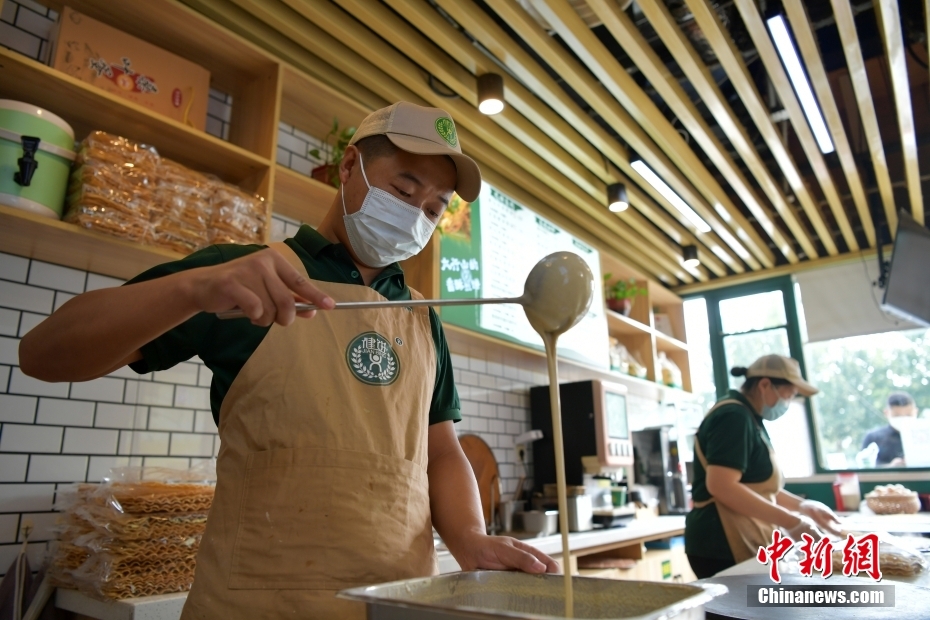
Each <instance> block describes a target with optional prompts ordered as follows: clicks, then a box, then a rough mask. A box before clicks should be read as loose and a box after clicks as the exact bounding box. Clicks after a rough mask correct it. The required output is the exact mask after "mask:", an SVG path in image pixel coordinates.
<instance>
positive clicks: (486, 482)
mask: <svg viewBox="0 0 930 620" xmlns="http://www.w3.org/2000/svg"><path fill="white" fill-rule="evenodd" d="M459 443H460V444H462V451H463V452H464V453H465V458H467V459H468V462H469V463H471V468H472V470H473V471H474V472H475V480H477V481H478V493H480V494H481V510H482V512H484V522H485V523H486V524H487V523H490V522H491V499H492V498H491V485H492V484H493V485H494V497H493V500H494V506H495V507H496V506H497V505H498V503H499V502H500V470H498V468H497V459H496V458H494V453H493V452H491V448H490V447H489V446H488V444H486V443H485V442H484V440H483V439H482V438H481V437H478V436H477V435H462V436H460V437H459ZM495 477H496V479H495Z"/></svg>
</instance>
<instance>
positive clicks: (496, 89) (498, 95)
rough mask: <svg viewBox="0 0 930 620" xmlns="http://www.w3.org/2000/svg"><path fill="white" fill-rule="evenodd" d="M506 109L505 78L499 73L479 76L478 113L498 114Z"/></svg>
mask: <svg viewBox="0 0 930 620" xmlns="http://www.w3.org/2000/svg"><path fill="white" fill-rule="evenodd" d="M503 109H504V78H503V77H502V76H501V75H500V74H498V73H485V74H484V75H479V76H478V111H479V112H481V113H482V114H488V115H491V114H497V113H498V112H500V111H501V110H503Z"/></svg>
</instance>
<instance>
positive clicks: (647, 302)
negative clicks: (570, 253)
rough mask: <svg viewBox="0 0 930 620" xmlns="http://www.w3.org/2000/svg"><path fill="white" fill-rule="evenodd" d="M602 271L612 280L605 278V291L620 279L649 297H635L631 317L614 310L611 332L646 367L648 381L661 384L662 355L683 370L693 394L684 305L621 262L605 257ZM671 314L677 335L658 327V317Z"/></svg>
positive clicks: (687, 388) (684, 381) (686, 387)
mask: <svg viewBox="0 0 930 620" xmlns="http://www.w3.org/2000/svg"><path fill="white" fill-rule="evenodd" d="M601 271H602V272H603V273H604V274H605V275H606V274H610V276H611V277H609V278H605V289H606V288H607V287H609V286H611V285H612V284H614V283H615V282H617V281H618V280H630V279H633V280H635V281H636V285H637V286H638V287H640V288H642V289H645V291H646V294H645V295H642V296H639V297H636V298H634V301H633V306H632V308H631V310H630V316H628V317H627V316H624V315H622V314H620V313H618V312H613V311H611V310H610V309H605V313H606V315H607V331H608V333H609V334H610V336H612V337H613V338H616V339H617V340H619V341H620V343H621V344H622V345H623V346H625V347H626V348H627V350H628V351H629V352H630V353H631V354H632V355H633V356H634V357H635V358H637V359H638V361H639V362H640V363H642V364H643V365H644V366H645V367H646V378H647V379H648V380H649V381H653V382H660V381H661V378H662V375H661V371H660V369H659V356H660V353H661V354H663V355H665V356H666V357H667V358H668V359H669V360H671V361H672V362H674V363H675V365H677V366H678V368H679V369H680V370H681V375H682V377H681V378H682V388H683V389H684V390H685V391H686V392H690V391H691V362H690V356H689V353H688V345H687V337H686V334H685V322H684V305H683V302H682V300H681V298H679V297H678V296H677V295H675V294H674V293H672V292H671V291H669V290H668V289H666V288H665V287H663V286H662V285H661V284H659V283H658V282H655V281H653V280H650V279H648V278H646V276H644V275H643V274H642V273H639V272H638V271H636V270H634V269H632V268H631V267H629V266H627V265H624V264H623V263H621V262H620V261H618V260H617V259H615V258H613V257H611V256H607V255H604V254H603V253H602V254H601ZM656 312H660V313H663V314H666V315H668V317H669V322H670V323H671V327H672V332H673V334H674V337H673V336H669V335H668V334H665V333H663V332H661V331H659V330H658V329H656V327H655V314H656Z"/></svg>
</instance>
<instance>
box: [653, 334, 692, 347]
mask: <svg viewBox="0 0 930 620" xmlns="http://www.w3.org/2000/svg"><path fill="white" fill-rule="evenodd" d="M655 334H656V349H657V350H659V351H665V352H675V351H685V352H687V351H688V345H687V344H685V343H684V342H682V341H681V340H678V339H677V338H672V337H671V336H668V335H666V334H663V333H662V332H660V331H659V330H655Z"/></svg>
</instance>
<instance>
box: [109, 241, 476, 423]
mask: <svg viewBox="0 0 930 620" xmlns="http://www.w3.org/2000/svg"><path fill="white" fill-rule="evenodd" d="M285 243H287V245H288V246H289V247H290V248H291V249H292V250H294V252H296V253H297V256H299V257H300V260H301V261H302V262H303V264H304V266H305V267H306V268H307V273H308V274H309V276H310V278H311V279H313V280H320V281H323V282H338V283H342V284H357V285H359V286H365V283H364V282H363V281H362V277H361V275H360V274H359V272H358V271H357V270H356V267H355V264H354V263H353V262H352V257H351V256H350V255H349V252H348V250H346V248H345V246H343V245H342V244H337V243H332V242H330V241H328V240H327V239H325V238H324V237H323V236H322V235H320V234H319V233H317V232H316V231H315V230H314V229H313V228H311V227H310V226H307V225H304V226H301V227H300V230H299V231H298V232H297V234H296V235H294V237H293V238H292V239H287V240H286V241H285ZM265 247H266V246H262V245H225V244H224V245H212V246H210V247H207V248H204V249H202V250H200V251H199V252H194V253H193V254H191V255H190V256H187V257H186V258H183V259H181V260H179V261H174V262H171V263H165V264H163V265H158V266H156V267H153V268H151V269H149V270H148V271H146V272H144V273H142V274H140V275H138V276H136V277H135V278H133V279H132V280H130V281H129V282H127V283H126V284H127V285H129V284H133V283H135V282H144V281H146V280H152V279H155V278H160V277H162V276H166V275H170V274H173V273H178V272H181V271H184V270H186V269H195V268H197V267H209V266H211V265H218V264H220V263H225V262H228V261H231V260H235V259H237V258H241V257H243V256H247V255H248V254H251V253H253V252H257V251H259V250H261V249H263V248H265ZM371 288H372V289H374V290H375V291H377V292H378V293H380V294H381V295H383V296H384V297H386V298H387V299H390V300H409V299H410V289H409V288H407V285H406V284H405V283H404V272H403V270H402V269H401V268H400V266H399V265H397V264H396V263H395V264H393V265H389V266H388V267H386V268H385V269H384V271H382V272H381V273H380V274H379V275H378V276H377V277H376V278H375V279H374V281H373V282H372V283H371ZM429 318H430V327H431V328H432V333H433V344H434V345H435V346H436V383H435V385H434V387H433V398H432V402H431V403H430V410H429V423H430V424H436V423H437V422H445V421H446V420H452V421H454V422H458V421H459V420H461V419H462V416H461V413H460V409H461V405H460V404H459V396H458V393H457V391H456V389H455V381H454V380H453V378H452V359H451V357H450V355H449V346H448V344H447V343H446V337H445V334H444V333H443V331H442V324H441V323H440V322H439V317H438V316H437V315H436V313H435V312H434V311H433V309H432V308H430V311H429ZM269 329H271V327H270V326H269V327H259V326H256V325H252V323H250V322H249V321H246V320H234V321H224V320H220V319H217V318H216V316H215V315H213V314H208V313H205V312H201V313H200V314H197V315H195V316H194V317H192V318H190V319H188V320H187V321H185V322H184V323H182V324H180V325H178V326H177V327H175V328H174V329H172V330H170V331H168V332H165V333H164V334H162V335H161V336H159V337H158V338H156V339H155V340H153V341H152V342H150V343H148V344H146V345H144V346H143V347H142V359H141V360H139V361H138V362H135V363H133V364H131V365H130V367H131V368H132V369H133V370H135V371H136V372H137V373H139V374H144V373H147V372H153V371H156V370H165V369H167V368H171V367H172V366H174V365H175V364H178V363H180V362H183V361H186V360H189V359H191V358H192V357H194V356H195V355H196V356H199V357H200V359H201V360H203V363H204V364H206V365H207V367H208V368H209V369H210V370H212V371H213V381H212V383H211V385H210V406H211V408H212V409H213V419H214V420H216V422H217V424H219V418H220V407H222V405H223V398H225V397H226V393H227V392H228V391H229V388H230V386H231V385H232V383H233V381H234V380H235V379H236V376H237V375H238V374H239V371H240V370H241V369H242V367H243V366H244V365H245V362H246V360H248V359H249V357H251V355H252V353H253V352H254V351H255V350H256V349H257V348H258V345H259V344H261V342H262V339H264V337H265V334H267V333H268V330H269ZM333 355H336V356H337V357H339V358H340V359H341V358H342V352H341V351H339V352H334V353H333Z"/></svg>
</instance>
